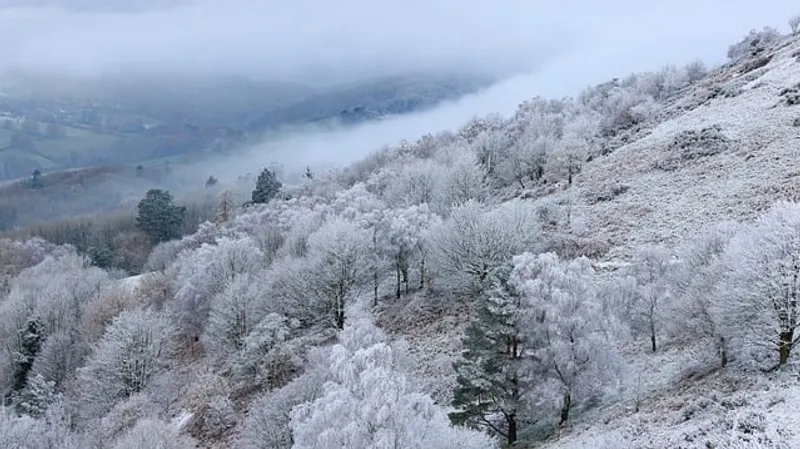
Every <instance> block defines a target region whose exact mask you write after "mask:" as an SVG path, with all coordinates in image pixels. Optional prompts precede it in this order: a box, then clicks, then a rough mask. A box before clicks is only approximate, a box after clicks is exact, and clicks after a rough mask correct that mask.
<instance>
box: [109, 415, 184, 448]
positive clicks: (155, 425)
mask: <svg viewBox="0 0 800 449" xmlns="http://www.w3.org/2000/svg"><path fill="white" fill-rule="evenodd" d="M196 447H197V442H195V441H194V440H193V439H192V438H191V437H188V436H186V435H182V434H181V433H180V431H179V430H178V429H177V428H176V426H175V425H174V424H171V423H167V422H163V421H161V420H157V419H152V418H145V419H142V420H140V421H138V422H137V423H136V425H134V426H133V427H132V428H131V429H130V430H128V431H127V432H125V434H123V435H122V436H120V437H119V438H118V439H117V440H116V441H115V442H114V444H113V446H111V449H143V448H153V449H156V448H157V449H195V448H196Z"/></svg>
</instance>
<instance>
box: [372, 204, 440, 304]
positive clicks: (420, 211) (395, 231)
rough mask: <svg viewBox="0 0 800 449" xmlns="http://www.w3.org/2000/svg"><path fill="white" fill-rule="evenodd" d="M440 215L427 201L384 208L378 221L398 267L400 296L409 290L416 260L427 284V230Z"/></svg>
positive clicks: (384, 245)
mask: <svg viewBox="0 0 800 449" xmlns="http://www.w3.org/2000/svg"><path fill="white" fill-rule="evenodd" d="M437 218H438V217H437V216H436V215H435V214H433V213H432V212H431V211H430V209H429V208H428V206H427V205H426V204H423V205H420V206H410V207H406V208H402V209H389V210H387V211H385V212H384V214H383V217H382V220H381V222H380V223H379V225H378V226H379V228H378V229H379V233H378V238H379V243H378V244H379V245H380V251H382V252H384V253H385V254H386V255H387V256H388V259H389V260H390V261H391V264H392V267H393V269H394V272H395V296H396V297H397V298H400V296H401V293H402V292H403V291H405V293H408V290H409V280H410V273H411V267H412V264H414V263H415V262H416V263H418V264H419V266H420V268H419V279H420V284H421V285H422V284H423V279H424V273H423V271H424V269H425V268H424V264H425V259H424V248H423V247H424V246H425V241H424V236H425V231H426V230H427V229H429V228H430V227H431V226H433V225H434V224H435V223H438V220H437ZM401 286H402V287H403V288H402V289H401Z"/></svg>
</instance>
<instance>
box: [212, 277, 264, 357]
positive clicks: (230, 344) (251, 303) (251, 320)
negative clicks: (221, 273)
mask: <svg viewBox="0 0 800 449" xmlns="http://www.w3.org/2000/svg"><path fill="white" fill-rule="evenodd" d="M252 283H253V282H252V279H251V277H250V276H249V275H248V274H247V273H245V274H241V275H238V274H237V275H236V276H234V278H233V279H232V280H231V281H229V282H228V283H227V285H226V286H225V288H224V289H223V290H222V291H221V292H220V293H218V294H217V295H215V296H214V297H213V298H212V299H211V307H210V310H209V313H208V324H207V325H206V326H205V332H204V334H203V337H202V342H203V345H204V346H205V347H206V350H207V351H208V352H209V354H210V355H211V356H212V357H215V358H219V359H222V358H225V357H229V356H230V355H231V354H234V353H235V352H237V351H239V350H241V349H243V348H244V342H245V338H247V335H248V334H249V333H250V332H251V331H252V330H253V327H254V326H255V325H256V324H257V323H258V320H259V318H260V317H259V313H258V311H257V310H256V308H257V307H258V304H257V302H258V300H259V292H258V291H257V290H256V288H257V287H258V284H256V285H251V284H252ZM254 287H255V288H254Z"/></svg>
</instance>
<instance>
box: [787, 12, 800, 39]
mask: <svg viewBox="0 0 800 449" xmlns="http://www.w3.org/2000/svg"><path fill="white" fill-rule="evenodd" d="M789 28H790V29H791V30H792V34H797V29H798V28H800V14H798V15H796V16H794V17H792V18H791V19H789Z"/></svg>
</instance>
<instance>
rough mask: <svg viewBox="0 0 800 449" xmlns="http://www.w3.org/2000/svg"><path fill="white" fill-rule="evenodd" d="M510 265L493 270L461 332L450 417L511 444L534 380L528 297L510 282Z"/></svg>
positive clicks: (456, 421)
mask: <svg viewBox="0 0 800 449" xmlns="http://www.w3.org/2000/svg"><path fill="white" fill-rule="evenodd" d="M511 270H512V267H511V266H510V265H505V266H503V267H501V268H499V269H498V270H496V271H495V272H494V273H493V274H492V276H491V288H490V289H489V290H488V291H487V292H486V293H485V294H483V295H481V297H480V298H479V300H478V301H477V304H476V309H477V314H476V315H477V316H476V319H475V321H473V322H472V323H471V324H470V326H469V327H468V328H467V332H466V335H465V336H464V338H463V345H464V348H465V349H464V351H463V352H462V355H461V357H462V358H461V360H459V361H458V362H456V364H455V371H456V374H457V379H456V382H457V386H456V389H455V392H454V399H453V407H455V408H456V411H455V412H452V413H450V419H451V420H452V421H453V422H454V423H455V424H459V425H469V426H470V427H475V428H479V429H484V430H490V431H492V432H493V433H495V434H497V435H499V436H501V437H502V438H503V439H505V441H506V443H507V444H508V445H513V444H514V443H515V442H516V441H517V438H518V432H519V429H518V427H519V423H520V422H521V421H522V420H523V416H524V414H525V412H526V407H527V403H526V402H525V393H526V391H527V389H528V387H529V383H530V381H531V379H530V376H529V372H528V366H526V357H528V354H529V351H531V350H532V349H533V348H532V347H531V346H530V341H529V340H528V338H527V334H526V333H525V332H524V331H523V329H524V328H525V327H527V326H530V325H531V322H532V321H533V316H532V315H531V311H532V309H531V308H530V307H529V303H528V302H527V301H525V299H524V298H523V297H522V295H521V294H520V292H518V291H517V289H516V286H515V285H513V284H511V283H509V275H510V273H511Z"/></svg>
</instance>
